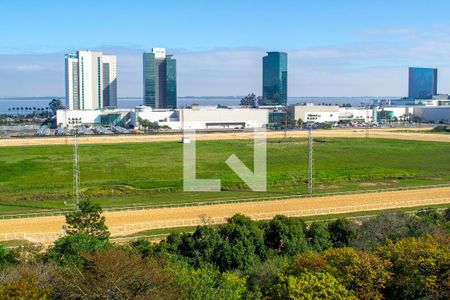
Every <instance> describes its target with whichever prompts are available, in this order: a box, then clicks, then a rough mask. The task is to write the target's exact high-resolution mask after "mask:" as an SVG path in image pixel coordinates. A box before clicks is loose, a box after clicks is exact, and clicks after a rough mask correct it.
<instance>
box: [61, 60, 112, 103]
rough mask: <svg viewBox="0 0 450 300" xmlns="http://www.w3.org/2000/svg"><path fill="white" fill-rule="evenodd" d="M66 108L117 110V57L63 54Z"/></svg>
mask: <svg viewBox="0 0 450 300" xmlns="http://www.w3.org/2000/svg"><path fill="white" fill-rule="evenodd" d="M65 62H66V106H67V108H69V109H71V110H75V109H81V110H88V109H101V108H103V107H108V106H114V107H116V106H117V63H116V57H115V56H112V55H103V53H102V52H94V51H78V52H77V53H75V54H66V55H65Z"/></svg>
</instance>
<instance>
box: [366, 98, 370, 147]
mask: <svg viewBox="0 0 450 300" xmlns="http://www.w3.org/2000/svg"><path fill="white" fill-rule="evenodd" d="M369 107H370V106H366V139H368V138H369V127H370V124H369Z"/></svg>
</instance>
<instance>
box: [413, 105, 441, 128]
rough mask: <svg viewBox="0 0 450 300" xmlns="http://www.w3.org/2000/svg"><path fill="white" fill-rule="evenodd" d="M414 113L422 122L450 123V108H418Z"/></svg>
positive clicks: (414, 109)
mask: <svg viewBox="0 0 450 300" xmlns="http://www.w3.org/2000/svg"><path fill="white" fill-rule="evenodd" d="M413 111H414V112H413V115H414V116H416V117H419V118H420V119H421V120H422V122H433V123H440V122H443V123H447V124H448V123H450V106H417V107H414V108H413Z"/></svg>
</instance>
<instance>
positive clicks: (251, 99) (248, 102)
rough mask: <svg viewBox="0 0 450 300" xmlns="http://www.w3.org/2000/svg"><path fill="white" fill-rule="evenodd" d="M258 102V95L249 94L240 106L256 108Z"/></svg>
mask: <svg viewBox="0 0 450 300" xmlns="http://www.w3.org/2000/svg"><path fill="white" fill-rule="evenodd" d="M257 102H258V99H257V97H256V95H255V94H254V93H251V94H248V95H247V96H245V97H244V98H242V99H241V102H240V104H239V105H242V106H251V107H254V106H256V104H257Z"/></svg>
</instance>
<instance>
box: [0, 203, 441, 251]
mask: <svg viewBox="0 0 450 300" xmlns="http://www.w3.org/2000/svg"><path fill="white" fill-rule="evenodd" d="M447 203H450V197H441V198H427V199H421V200H411V201H389V202H383V203H376V204H364V205H348V206H340V207H327V208H314V209H302V210H289V211H274V212H267V213H253V214H247V216H249V217H250V218H251V219H253V220H255V221H257V220H268V219H272V218H273V217H274V216H276V215H285V216H288V217H306V216H320V215H337V214H342V213H352V212H364V211H377V210H386V209H395V208H402V207H414V206H425V205H437V204H447ZM229 217H231V215H229V216H220V217H209V216H198V217H196V218H189V219H177V220H167V221H155V222H144V223H135V224H124V225H120V226H111V227H109V230H110V232H111V235H112V236H124V235H130V234H134V233H137V232H140V231H146V230H154V229H164V228H176V227H192V226H198V225H215V224H223V223H226V222H227V219H228V218H229ZM61 236H62V232H38V233H25V232H21V233H2V234H0V241H8V240H29V241H32V242H39V243H42V244H51V243H52V242H53V241H54V240H56V239H58V238H59V237H61Z"/></svg>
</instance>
